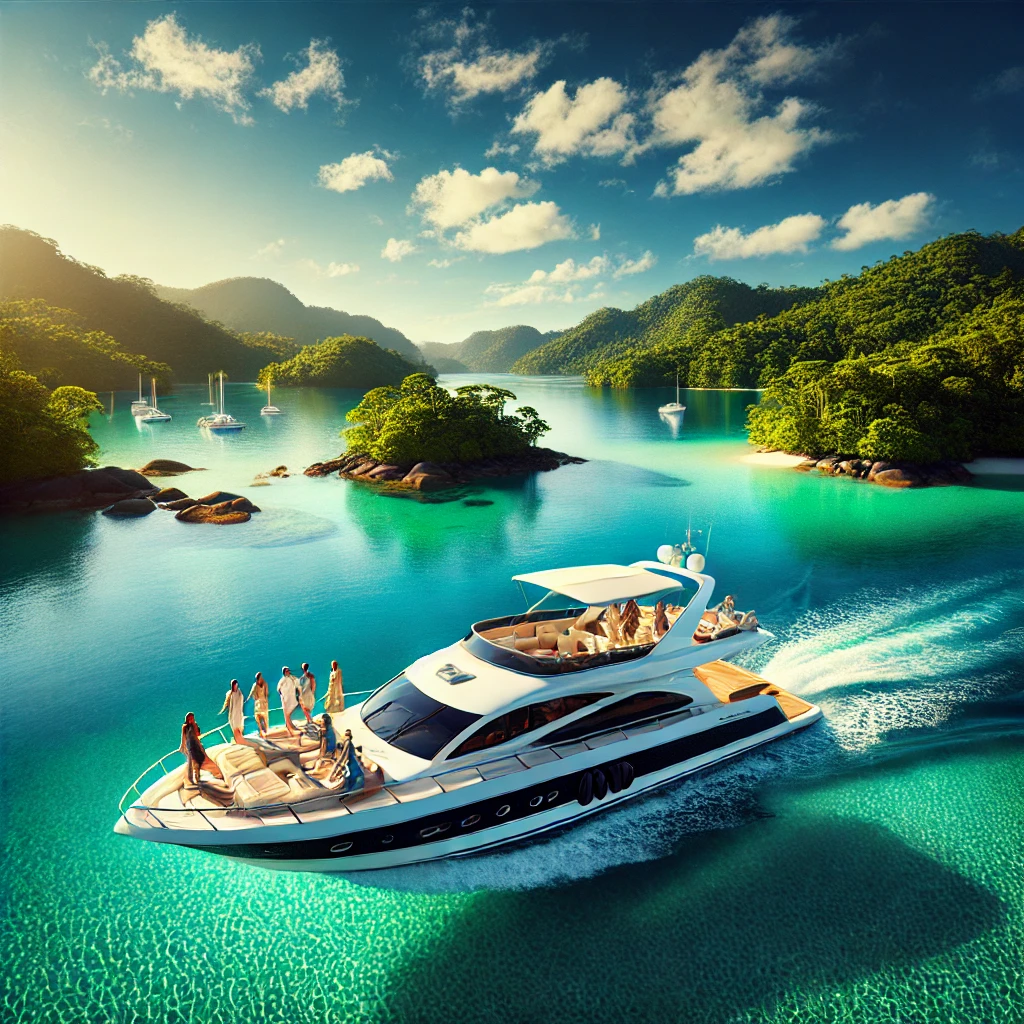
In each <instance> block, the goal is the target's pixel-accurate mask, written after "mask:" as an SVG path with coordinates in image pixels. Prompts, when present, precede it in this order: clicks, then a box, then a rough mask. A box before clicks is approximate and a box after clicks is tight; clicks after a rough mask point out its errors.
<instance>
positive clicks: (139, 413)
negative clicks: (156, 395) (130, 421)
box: [132, 373, 153, 418]
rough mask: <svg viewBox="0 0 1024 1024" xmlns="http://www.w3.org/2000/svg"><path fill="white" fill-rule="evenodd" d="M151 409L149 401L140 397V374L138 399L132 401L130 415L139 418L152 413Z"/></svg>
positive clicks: (140, 376)
mask: <svg viewBox="0 0 1024 1024" xmlns="http://www.w3.org/2000/svg"><path fill="white" fill-rule="evenodd" d="M152 410H153V407H152V405H150V403H149V401H148V400H147V399H145V398H143V397H142V374H141V373H140V374H139V397H138V398H133V399H132V415H133V416H135V417H137V418H141V417H143V416H145V415H146V413H148V412H152Z"/></svg>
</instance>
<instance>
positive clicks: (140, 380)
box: [139, 373, 142, 402]
mask: <svg viewBox="0 0 1024 1024" xmlns="http://www.w3.org/2000/svg"><path fill="white" fill-rule="evenodd" d="M139 401H140V402H141V401H142V374H141V373H140V374H139Z"/></svg>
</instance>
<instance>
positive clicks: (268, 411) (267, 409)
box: [260, 380, 284, 416]
mask: <svg viewBox="0 0 1024 1024" xmlns="http://www.w3.org/2000/svg"><path fill="white" fill-rule="evenodd" d="M260 415H261V416H283V415H284V413H283V412H282V411H281V410H280V409H278V407H277V406H276V405H271V404H270V381H269V380H268V381H267V404H266V405H265V406H263V408H262V409H260Z"/></svg>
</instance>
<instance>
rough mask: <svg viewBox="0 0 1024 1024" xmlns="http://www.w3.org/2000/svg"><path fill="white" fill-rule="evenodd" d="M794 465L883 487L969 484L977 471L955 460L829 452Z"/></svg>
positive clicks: (826, 474)
mask: <svg viewBox="0 0 1024 1024" xmlns="http://www.w3.org/2000/svg"><path fill="white" fill-rule="evenodd" d="M794 468H795V469H797V470H799V471H801V472H803V473H809V472H812V471H814V470H816V471H817V472H819V473H821V474H822V475H823V476H850V477H853V478H854V479H855V480H866V481H867V482H868V483H872V484H879V485H880V486H882V487H897V488H906V487H951V486H953V485H955V484H969V483H970V482H971V481H972V480H973V479H974V474H972V473H971V471H970V470H969V469H967V467H966V466H964V465H962V464H961V463H959V462H951V461H944V462H930V463H926V464H917V463H913V462H887V461H885V460H872V459H855V458H852V457H851V458H845V457H843V456H841V455H826V456H825V457H824V458H822V459H805V460H804V461H803V462H801V463H800V464H799V465H798V466H796V467H794Z"/></svg>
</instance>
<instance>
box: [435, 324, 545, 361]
mask: <svg viewBox="0 0 1024 1024" xmlns="http://www.w3.org/2000/svg"><path fill="white" fill-rule="evenodd" d="M560 333H561V332H560V331H548V332H547V333H546V334H542V333H541V332H540V331H538V330H537V328H536V327H527V326H525V325H523V324H519V325H517V326H515V327H502V328H499V329H498V330H496V331H474V332H473V333H472V334H471V335H470V336H469V337H468V338H466V339H464V340H463V341H459V342H456V343H454V344H452V345H442V344H440V343H438V342H433V341H428V342H424V343H423V344H422V345H420V348H421V349H422V350H423V354H424V355H425V356H426V357H427V359H429V360H430V361H431V362H432V363H433V364H434V366H436V367H437V368H438V369H439V370H441V371H442V372H444V373H460V372H465V371H466V370H471V371H472V372H474V373H508V371H509V370H511V369H512V365H513V363H515V361H516V360H517V359H519V358H520V357H521V356H524V355H526V354H527V353H528V352H532V351H533V350H534V349H535V348H539V347H540V346H541V345H544V344H546V343H547V342H548V341H550V340H551V339H552V338H554V337H557V336H558V335H559V334H560ZM445 360H455V361H456V362H457V363H459V364H461V365H462V369H461V370H459V369H457V368H456V367H454V366H452V367H451V368H450V369H448V368H446V367H448V366H449V365H450V364H449V363H445V362H444V361H445Z"/></svg>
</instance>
